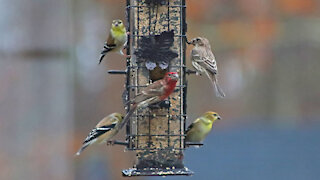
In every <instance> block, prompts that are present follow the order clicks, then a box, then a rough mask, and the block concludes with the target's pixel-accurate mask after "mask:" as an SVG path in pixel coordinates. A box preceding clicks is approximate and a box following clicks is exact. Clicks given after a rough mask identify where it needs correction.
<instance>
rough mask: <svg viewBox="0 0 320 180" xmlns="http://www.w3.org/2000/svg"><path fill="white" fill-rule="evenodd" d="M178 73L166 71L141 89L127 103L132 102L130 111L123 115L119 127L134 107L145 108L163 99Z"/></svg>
mask: <svg viewBox="0 0 320 180" xmlns="http://www.w3.org/2000/svg"><path fill="white" fill-rule="evenodd" d="M178 79H179V75H178V73H177V72H168V73H166V75H165V76H164V78H162V79H160V80H157V81H155V82H154V83H152V84H150V85H148V86H147V87H146V88H145V89H143V90H142V92H141V93H140V94H138V95H137V96H136V97H135V98H134V99H133V100H131V101H129V102H128V103H130V104H132V106H131V108H130V111H129V112H128V113H127V115H126V116H125V117H124V120H123V121H122V124H121V126H120V128H122V126H123V125H124V124H125V123H126V122H127V121H128V120H129V118H130V116H131V115H132V114H133V112H134V111H135V110H136V109H139V108H146V107H148V106H149V105H151V104H155V103H158V102H160V101H163V100H165V99H166V98H168V97H169V95H170V94H171V93H172V92H173V91H174V88H175V87H176V84H177V82H178Z"/></svg>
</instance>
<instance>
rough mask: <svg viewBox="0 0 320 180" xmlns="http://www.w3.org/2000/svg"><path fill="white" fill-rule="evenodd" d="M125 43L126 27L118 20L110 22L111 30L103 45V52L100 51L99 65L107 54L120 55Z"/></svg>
mask: <svg viewBox="0 0 320 180" xmlns="http://www.w3.org/2000/svg"><path fill="white" fill-rule="evenodd" d="M126 43H127V32H126V27H125V26H124V24H123V22H122V21H121V20H120V19H116V20H113V21H112V25H111V30H110V33H109V36H108V39H107V41H106V42H105V43H104V46H103V50H102V51H101V56H100V60H99V64H100V63H101V61H102V59H103V58H104V56H105V55H106V54H107V53H108V52H111V51H113V52H118V53H120V54H122V55H124V54H123V52H122V49H123V48H124V46H125V45H126Z"/></svg>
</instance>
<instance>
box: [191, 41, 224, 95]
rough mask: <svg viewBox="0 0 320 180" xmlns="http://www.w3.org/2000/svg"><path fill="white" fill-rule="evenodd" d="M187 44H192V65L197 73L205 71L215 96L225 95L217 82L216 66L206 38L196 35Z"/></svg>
mask: <svg viewBox="0 0 320 180" xmlns="http://www.w3.org/2000/svg"><path fill="white" fill-rule="evenodd" d="M189 44H192V45H194V47H193V49H192V51H191V62H192V66H193V67H194V68H195V69H196V71H197V74H200V75H201V74H202V73H205V74H206V75H207V76H208V78H209V79H210V81H211V82H212V84H213V86H214V88H215V92H216V96H217V97H225V94H224V92H223V91H222V89H221V88H220V86H219V84H218V79H217V75H218V68H217V62H216V59H215V57H214V55H213V53H212V51H211V46H210V43H209V41H208V39H206V38H203V37H197V38H194V39H192V40H191V42H189Z"/></svg>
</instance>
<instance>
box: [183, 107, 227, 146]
mask: <svg viewBox="0 0 320 180" xmlns="http://www.w3.org/2000/svg"><path fill="white" fill-rule="evenodd" d="M220 119H221V117H220V116H219V114H218V113H216V112H212V111H208V112H206V113H205V114H204V115H202V116H201V117H199V118H197V119H196V120H195V121H194V122H193V123H192V124H191V125H190V126H189V127H188V129H187V130H186V132H185V134H186V138H185V141H186V142H202V141H203V140H204V139H205V138H206V136H207V135H208V134H209V132H210V131H211V130H212V124H213V123H214V122H215V121H216V120H220Z"/></svg>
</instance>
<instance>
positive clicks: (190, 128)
mask: <svg viewBox="0 0 320 180" xmlns="http://www.w3.org/2000/svg"><path fill="white" fill-rule="evenodd" d="M198 122H199V118H198V119H196V120H195V121H194V122H193V123H191V124H190V125H189V127H188V129H187V130H186V132H185V134H188V133H189V132H190V131H191V130H192V129H193V127H194V126H195V124H197V123H198Z"/></svg>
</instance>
